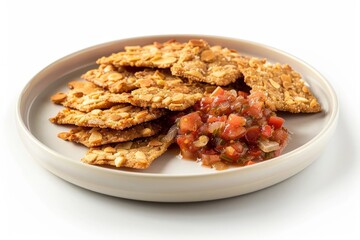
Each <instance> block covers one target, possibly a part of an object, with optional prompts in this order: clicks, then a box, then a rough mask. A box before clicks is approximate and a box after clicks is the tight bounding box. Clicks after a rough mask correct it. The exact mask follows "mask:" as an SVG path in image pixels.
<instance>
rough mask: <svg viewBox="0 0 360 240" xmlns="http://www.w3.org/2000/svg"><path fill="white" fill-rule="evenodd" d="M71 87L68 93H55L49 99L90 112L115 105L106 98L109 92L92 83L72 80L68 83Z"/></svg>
mask: <svg viewBox="0 0 360 240" xmlns="http://www.w3.org/2000/svg"><path fill="white" fill-rule="evenodd" d="M68 86H69V88H70V89H71V90H70V91H69V92H68V93H61V92H60V93H56V94H55V95H53V96H51V100H52V101H53V102H54V103H56V104H61V105H63V106H65V107H69V108H73V109H77V110H80V111H83V112H90V111H92V110H94V109H104V108H110V107H112V106H113V105H115V104H114V103H112V102H109V101H108V99H109V97H110V96H111V93H109V92H105V91H104V89H102V88H100V87H98V86H96V85H95V84H93V83H90V82H85V81H72V82H69V83H68Z"/></svg>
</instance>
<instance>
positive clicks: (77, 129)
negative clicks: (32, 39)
mask: <svg viewBox="0 0 360 240" xmlns="http://www.w3.org/2000/svg"><path fill="white" fill-rule="evenodd" d="M97 64H98V68H96V69H92V70H90V71H88V72H86V73H84V74H83V75H82V76H81V77H82V79H84V80H86V81H72V82H69V83H68V86H69V88H70V90H69V91H68V92H67V93H56V94H55V95H53V96H52V97H51V100H52V101H53V102H54V103H56V104H61V105H63V106H64V107H66V108H64V109H63V110H61V111H60V112H59V113H58V114H57V115H56V116H55V117H52V118H50V121H51V122H52V123H56V124H70V125H74V127H73V128H72V129H71V130H70V131H69V132H62V133H59V135H58V137H60V138H61V139H64V140H68V141H72V142H76V143H80V144H83V145H85V146H87V147H89V151H88V153H87V154H86V156H85V157H84V158H83V159H82V161H83V162H85V163H89V164H96V165H112V166H116V167H130V168H138V169H144V168H148V167H149V166H150V164H151V163H152V162H153V160H155V159H156V158H157V157H159V156H160V155H162V154H163V153H164V152H165V151H166V150H167V148H168V147H169V146H170V145H171V144H172V143H173V141H174V139H175V137H176V133H177V129H176V127H171V128H170V126H169V124H168V123H169V120H168V119H169V118H173V117H172V116H173V115H174V114H181V112H182V111H187V112H188V111H191V109H192V108H191V107H192V106H193V105H195V103H196V102H197V101H199V100H200V99H201V98H202V97H203V96H204V94H206V93H207V92H209V91H210V90H211V89H214V87H215V86H222V87H226V88H234V86H237V84H236V83H242V82H245V84H246V85H248V86H249V87H250V88H251V93H252V92H257V91H262V92H265V94H266V95H267V100H266V105H267V107H269V108H270V109H271V110H273V111H278V110H279V111H289V112H293V113H298V112H318V111H320V110H321V108H320V104H319V103H318V101H317V100H316V98H315V97H314V96H313V94H312V93H311V92H310V90H309V87H308V86H306V85H305V83H304V81H303V80H302V78H301V76H300V74H298V73H296V72H295V71H294V70H292V69H291V67H290V66H288V65H280V64H269V63H267V62H266V60H264V59H257V58H252V57H247V56H242V55H240V54H239V53H237V52H236V51H234V50H229V49H227V48H224V47H221V46H210V45H209V44H208V43H207V42H206V41H204V40H202V39H193V40H190V41H189V42H187V43H180V42H177V41H175V40H170V41H167V42H165V43H157V42H155V43H153V44H150V45H145V46H127V47H125V49H124V51H122V52H119V53H114V54H112V55H111V56H105V57H102V58H100V59H98V60H97ZM240 85H241V84H240ZM236 90H239V89H236Z"/></svg>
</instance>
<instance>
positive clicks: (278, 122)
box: [268, 116, 285, 129]
mask: <svg viewBox="0 0 360 240" xmlns="http://www.w3.org/2000/svg"><path fill="white" fill-rule="evenodd" d="M284 121H285V120H284V119H283V118H281V117H277V116H271V117H269V119H268V123H269V125H270V126H273V127H274V128H275V129H279V128H281V127H282V125H283V124H284Z"/></svg>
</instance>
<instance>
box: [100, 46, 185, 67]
mask: <svg viewBox="0 0 360 240" xmlns="http://www.w3.org/2000/svg"><path fill="white" fill-rule="evenodd" d="M183 47H184V44H183V43H179V42H177V41H175V40H169V41H167V42H165V43H158V42H154V43H153V44H149V45H145V46H126V47H125V51H123V52H119V53H114V54H112V55H110V56H109V57H102V58H100V59H98V60H97V62H96V63H98V64H112V65H114V66H115V67H120V66H132V67H151V68H170V67H171V66H172V64H173V63H174V62H176V61H177V60H178V58H179V51H180V50H181V49H182V48H183Z"/></svg>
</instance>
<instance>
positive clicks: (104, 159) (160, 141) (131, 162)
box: [82, 131, 176, 169]
mask: <svg viewBox="0 0 360 240" xmlns="http://www.w3.org/2000/svg"><path fill="white" fill-rule="evenodd" d="M175 136H176V131H172V132H171V131H169V132H168V134H166V135H158V136H156V137H150V138H144V139H140V140H136V141H133V142H125V143H119V144H117V145H105V146H101V147H96V148H90V149H89V151H88V152H87V153H86V155H85V157H84V158H83V159H82V161H83V162H85V163H88V164H94V165H110V166H115V167H128V168H137V169H146V168H148V167H149V166H150V164H151V163H152V162H153V161H154V160H155V159H156V158H158V157H159V156H161V155H162V154H163V153H165V152H166V150H167V149H168V147H169V146H170V145H171V144H172V143H173V141H174V139H175Z"/></svg>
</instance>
